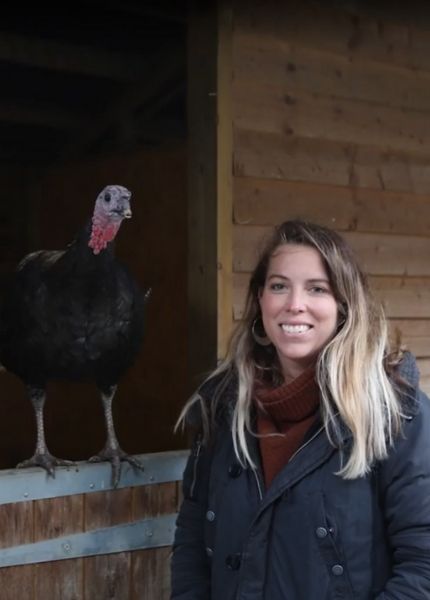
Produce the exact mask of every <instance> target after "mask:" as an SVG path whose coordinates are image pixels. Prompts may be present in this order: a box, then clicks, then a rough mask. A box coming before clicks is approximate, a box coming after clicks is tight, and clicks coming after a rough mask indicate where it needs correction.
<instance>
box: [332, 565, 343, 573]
mask: <svg viewBox="0 0 430 600" xmlns="http://www.w3.org/2000/svg"><path fill="white" fill-rule="evenodd" d="M331 572H332V573H333V575H343V567H342V565H333V566H332V568H331Z"/></svg>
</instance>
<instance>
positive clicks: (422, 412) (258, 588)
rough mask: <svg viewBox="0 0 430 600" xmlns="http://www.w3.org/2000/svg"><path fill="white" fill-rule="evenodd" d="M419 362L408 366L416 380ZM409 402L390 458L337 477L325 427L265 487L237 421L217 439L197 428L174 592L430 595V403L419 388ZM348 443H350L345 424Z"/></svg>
mask: <svg viewBox="0 0 430 600" xmlns="http://www.w3.org/2000/svg"><path fill="white" fill-rule="evenodd" d="M411 360H413V359H411V357H410V355H408V356H407V358H406V363H405V365H404V366H403V373H402V374H403V375H405V374H406V376H408V374H409V375H410V377H409V380H410V379H411V378H412V379H414V377H416V376H415V375H414V369H416V367H415V363H414V362H411ZM408 371H409V373H408ZM404 412H405V416H404V419H403V435H402V436H400V437H399V438H398V439H397V441H396V443H395V446H394V447H393V448H392V449H391V451H390V455H389V457H388V459H387V460H385V461H381V462H380V463H379V464H378V465H376V467H375V468H374V469H373V470H372V472H371V473H370V474H369V475H368V476H366V477H362V478H359V479H355V480H345V479H342V478H341V477H340V476H338V475H335V473H336V472H337V471H338V470H339V468H340V466H341V453H340V451H339V449H337V448H334V447H333V446H332V445H331V444H330V443H329V441H328V439H327V436H326V433H325V430H324V429H323V428H322V427H320V426H316V427H315V428H314V429H313V431H311V432H310V433H309V435H308V437H307V439H306V441H305V443H304V445H303V446H302V447H301V449H300V450H299V451H298V452H297V453H296V454H295V455H294V456H293V457H292V459H291V460H290V461H289V462H288V464H286V465H285V467H284V468H283V469H282V470H281V472H280V473H279V474H278V475H277V477H276V478H275V479H274V480H273V482H272V483H271V485H270V487H269V488H268V489H267V490H265V489H264V483H263V477H262V474H261V469H257V471H253V470H252V469H250V468H248V469H242V468H241V466H240V465H239V463H238V461H237V459H236V457H235V454H234V451H233V444H232V439H231V432H230V430H229V425H228V423H225V424H224V425H221V426H220V427H219V430H218V432H217V435H216V439H215V441H214V443H213V444H212V445H211V446H209V447H206V448H204V447H203V446H201V444H200V442H199V439H198V438H197V440H196V442H195V444H194V447H193V449H192V451H191V454H190V458H189V460H188V463H187V466H186V469H185V473H184V482H183V488H184V501H183V504H182V507H181V510H180V513H179V516H178V520H177V528H176V533H175V542H174V548H173V556H172V599H173V600H233V599H234V600H335V599H336V600H341V599H342V600H343V599H345V600H371V599H372V600H424V599H429V598H430V401H429V399H428V398H427V397H426V396H425V395H424V394H423V393H422V392H419V391H418V389H417V388H415V390H412V391H411V394H410V395H409V397H408V398H407V399H405V410H404ZM343 443H344V452H346V453H347V452H348V447H349V445H350V443H351V438H350V434H349V432H348V431H347V430H346V429H345V431H344V439H343ZM250 445H251V447H253V448H254V452H255V457H256V458H257V459H258V452H257V444H256V441H255V440H253V439H250Z"/></svg>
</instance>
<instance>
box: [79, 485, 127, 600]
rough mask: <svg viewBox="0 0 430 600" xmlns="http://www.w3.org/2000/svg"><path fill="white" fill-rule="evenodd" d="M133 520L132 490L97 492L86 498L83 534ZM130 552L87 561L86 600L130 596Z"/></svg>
mask: <svg viewBox="0 0 430 600" xmlns="http://www.w3.org/2000/svg"><path fill="white" fill-rule="evenodd" d="M131 517H132V489H131V488H125V489H121V490H114V491H106V492H95V493H93V494H88V495H86V497H85V518H84V524H83V525H84V530H85V531H91V530H92V529H97V528H100V527H109V526H111V525H117V524H120V523H128V522H129V521H131ZM130 565H131V556H130V553H128V552H121V553H117V554H111V555H102V556H94V557H90V558H86V559H85V573H84V598H85V600H90V599H91V600H93V599H94V600H104V599H106V598H109V599H112V600H122V599H123V598H128V596H129V593H130V577H129V569H130Z"/></svg>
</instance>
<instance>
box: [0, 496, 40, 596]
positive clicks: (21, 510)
mask: <svg viewBox="0 0 430 600" xmlns="http://www.w3.org/2000/svg"><path fill="white" fill-rule="evenodd" d="M33 515H34V513H33V503H32V502H22V503H20V504H4V505H2V506H0V530H1V532H2V535H1V541H0V546H1V547H2V548H3V547H4V548H7V547H8V546H18V545H19V544H26V543H31V542H32V541H33V535H34V530H33V520H34V519H33ZM0 590H1V597H2V599H3V600H16V599H17V598H23V597H24V596H23V590H25V593H26V594H27V595H26V596H25V598H26V600H34V587H33V567H32V566H31V565H29V566H24V567H9V568H5V569H0Z"/></svg>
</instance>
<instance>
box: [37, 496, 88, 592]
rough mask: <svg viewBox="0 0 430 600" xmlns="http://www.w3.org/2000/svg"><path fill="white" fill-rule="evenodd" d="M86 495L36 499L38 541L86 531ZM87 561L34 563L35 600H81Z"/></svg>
mask: <svg viewBox="0 0 430 600" xmlns="http://www.w3.org/2000/svg"><path fill="white" fill-rule="evenodd" d="M83 504H84V500H83V496H82V495H76V496H64V497H61V498H48V499H45V500H37V501H35V502H34V541H35V542H37V541H40V540H45V539H50V538H56V537H60V536H63V535H67V534H69V533H78V532H80V531H82V522H83ZM82 583H83V560H82V559H77V560H61V561H56V562H47V563H39V564H36V565H34V589H35V594H34V597H35V600H54V599H55V600H57V599H58V600H78V599H79V598H80V597H82Z"/></svg>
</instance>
